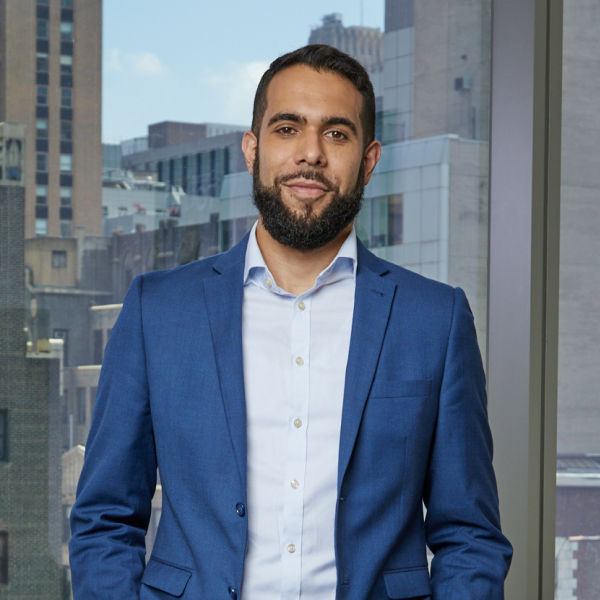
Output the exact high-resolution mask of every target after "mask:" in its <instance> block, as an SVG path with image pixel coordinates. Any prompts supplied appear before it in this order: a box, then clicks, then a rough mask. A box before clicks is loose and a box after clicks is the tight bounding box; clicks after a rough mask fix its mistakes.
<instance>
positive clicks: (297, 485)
mask: <svg viewBox="0 0 600 600" xmlns="http://www.w3.org/2000/svg"><path fill="white" fill-rule="evenodd" d="M290 485H291V486H292V487H293V488H294V489H295V490H297V489H298V488H299V487H300V484H299V483H298V482H297V481H296V480H295V479H293V480H292V482H291V483H290Z"/></svg>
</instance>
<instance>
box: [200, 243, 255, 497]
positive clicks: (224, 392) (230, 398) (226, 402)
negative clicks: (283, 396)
mask: <svg viewBox="0 0 600 600" xmlns="http://www.w3.org/2000/svg"><path fill="white" fill-rule="evenodd" d="M247 241H248V236H245V237H244V239H243V240H242V241H241V242H240V243H238V244H237V245H236V246H235V247H234V248H232V249H231V250H230V251H229V252H228V253H226V254H223V255H222V256H221V257H220V258H219V259H218V260H217V261H216V262H215V264H214V265H213V269H214V270H215V271H217V273H219V275H215V276H214V277H210V278H207V279H205V280H204V290H205V298H206V306H207V310H208V318H209V322H210V330H211V334H212V341H213V348H214V352H215V359H216V363H217V371H218V374H219V383H220V386H221V397H222V399H223V407H224V409H225V416H226V419H227V426H228V428H229V434H230V436H231V442H232V444H233V449H234V452H235V456H236V459H237V463H238V468H239V471H240V476H241V478H242V483H243V486H244V491H245V490H246V460H247V459H246V454H247V446H246V396H245V392H244V361H243V350H242V301H243V297H244V282H243V278H244V259H245V253H246V244H247Z"/></svg>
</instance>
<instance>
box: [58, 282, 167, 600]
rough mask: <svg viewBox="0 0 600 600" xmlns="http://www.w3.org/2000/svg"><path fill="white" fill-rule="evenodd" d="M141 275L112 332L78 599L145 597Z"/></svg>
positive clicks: (75, 535)
mask: <svg viewBox="0 0 600 600" xmlns="http://www.w3.org/2000/svg"><path fill="white" fill-rule="evenodd" d="M142 283H143V279H142V276H138V277H136V278H135V279H134V281H133V283H132V284H131V287H130V289H129V292H128V293H127V296H126V298H125V301H124V304H123V308H122V310H121V313H120V315H119V318H118V319H117V322H116V324H115V327H114V328H113V330H112V332H111V336H110V340H109V342H108V344H107V346H106V353H105V357H104V362H103V365H102V371H101V373H100V381H99V383H98V393H97V399H96V406H95V409H94V414H93V417H92V426H91V430H90V434H89V437H88V440H87V446H86V452H85V462H84V466H83V470H82V473H81V477H80V479H79V485H78V488H77V499H76V501H75V504H74V506H73V509H72V511H71V532H72V537H71V541H70V542H69V553H70V565H71V574H72V583H73V596H74V598H75V600H100V599H102V600H109V599H111V600H112V599H113V598H128V599H132V600H133V599H135V598H139V593H140V586H141V583H140V581H141V578H142V574H143V571H144V562H145V552H146V551H145V541H144V538H145V534H146V530H147V528H148V522H149V519H150V513H151V502H152V496H153V495H154V490H155V488H156V453H155V448H154V436H153V431H152V418H151V414H150V404H149V389H148V379H147V373H146V359H145V352H144V334H143V327H142V308H141V294H142Z"/></svg>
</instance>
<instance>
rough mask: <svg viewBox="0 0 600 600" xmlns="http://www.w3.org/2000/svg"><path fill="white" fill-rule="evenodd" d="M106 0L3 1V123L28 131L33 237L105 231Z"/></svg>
mask: <svg viewBox="0 0 600 600" xmlns="http://www.w3.org/2000/svg"><path fill="white" fill-rule="evenodd" d="M101 51H102V0H85V1H84V0H61V1H60V2H58V1H53V2H48V0H38V1H37V2H35V1H34V0H31V1H30V2H11V1H9V0H0V56H1V57H2V58H1V60H0V82H1V84H0V121H10V122H16V123H23V124H24V125H25V131H26V141H27V143H26V150H25V152H26V158H25V165H26V169H25V181H24V183H25V237H27V238H31V237H34V236H45V235H49V236H54V237H71V236H72V235H73V234H74V231H75V229H76V228H77V227H85V228H86V230H87V231H88V232H89V233H90V234H92V235H98V234H100V230H101V226H102V216H101V214H100V205H101V176H102V146H101V139H100V129H101V127H100V125H101V72H102V68H101V67H102V59H101Z"/></svg>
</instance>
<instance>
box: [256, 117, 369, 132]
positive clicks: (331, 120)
mask: <svg viewBox="0 0 600 600" xmlns="http://www.w3.org/2000/svg"><path fill="white" fill-rule="evenodd" d="M279 121H291V122H292V123H303V124H306V122H307V121H306V117H301V116H300V115H297V114H296V113H285V112H282V113H277V114H276V115H273V116H272V117H271V118H270V119H269V122H268V124H267V127H270V126H271V125H273V124H274V123H278V122H279ZM321 123H322V124H323V125H345V126H346V127H348V129H350V130H351V131H352V133H353V134H354V135H355V136H357V137H358V129H357V127H356V125H355V124H354V123H353V122H352V121H351V120H350V119H347V118H346V117H325V118H324V119H323V120H322V121H321Z"/></svg>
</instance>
